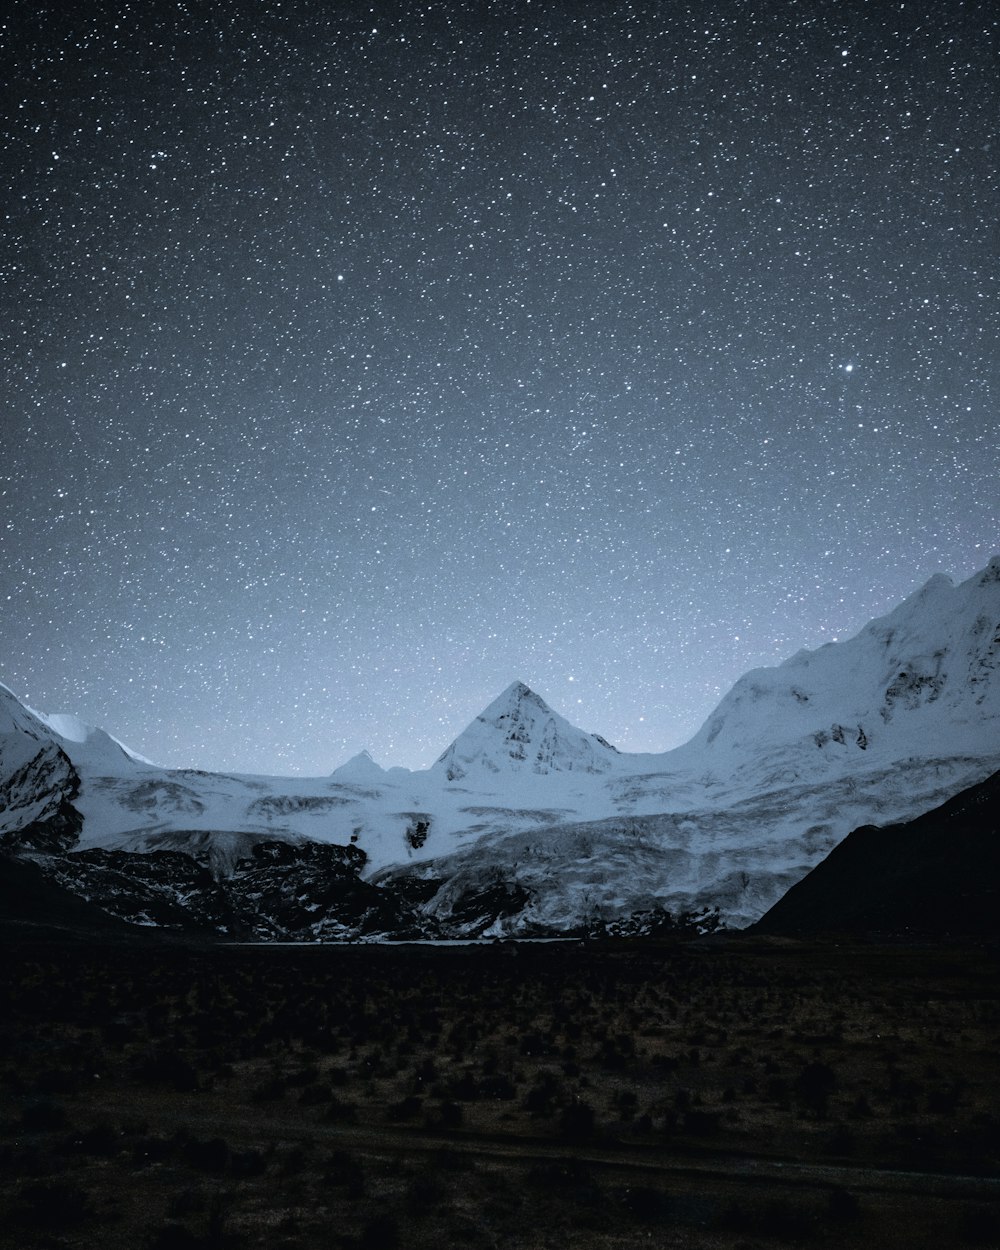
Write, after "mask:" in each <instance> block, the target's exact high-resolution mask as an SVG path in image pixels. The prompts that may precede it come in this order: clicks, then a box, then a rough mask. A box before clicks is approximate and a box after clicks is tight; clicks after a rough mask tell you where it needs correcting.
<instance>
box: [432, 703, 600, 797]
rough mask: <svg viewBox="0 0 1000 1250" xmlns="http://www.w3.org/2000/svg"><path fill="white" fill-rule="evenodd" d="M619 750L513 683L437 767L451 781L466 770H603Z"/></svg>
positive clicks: (459, 738) (475, 771)
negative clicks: (585, 730)
mask: <svg viewBox="0 0 1000 1250" xmlns="http://www.w3.org/2000/svg"><path fill="white" fill-rule="evenodd" d="M617 755H618V752H617V751H616V750H615V748H614V747H613V746H611V745H610V744H609V743H607V742H605V740H604V739H603V738H601V737H599V736H598V735H597V734H588V733H585V732H584V731H583V730H582V729H577V728H576V726H575V725H571V724H570V723H569V721H568V720H566V719H565V718H564V717H562V716H560V715H559V713H558V712H554V711H553V710H552V708H550V707H549V705H548V704H547V703H546V702H545V700H544V699H542V698H541V697H540V696H539V695H537V694H536V693H535V692H534V690H532V689H531V687H530V686H528V685H527V684H526V683H525V682H523V681H514V682H511V684H510V685H509V686H508V687H507V688H506V690H504V691H503V692H502V693H501V694H500V695H498V696H497V698H495V699H494V700H493V702H492V703H491V704H490V705H489V706H488V707H486V708H484V710H483V711H482V712H480V714H479V715H478V716H477V717H476V719H475V720H474V721H473V722H472V724H471V725H469V726H468V728H466V729H465V730H463V732H462V733H461V734H459V736H458V737H457V738H456V739H455V741H454V742H453V743H452V744H451V746H450V747H449V748H448V749H447V751H445V752H444V754H443V755H441V757H440V758H439V759H438V760H437V761H436V763H435V765H434V767H435V768H443V769H444V770H445V772H446V774H447V777H448V780H449V781H457V780H459V779H461V778H462V777H465V776H466V775H467V774H469V773H473V774H480V775H482V774H487V775H488V774H500V773H516V774H524V773H525V772H528V773H537V774H545V773H553V772H586V773H603V772H606V771H607V770H608V769H609V768H612V767H614V762H615V757H616V756H617Z"/></svg>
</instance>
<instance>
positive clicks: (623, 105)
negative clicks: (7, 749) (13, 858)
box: [0, 0, 1000, 773]
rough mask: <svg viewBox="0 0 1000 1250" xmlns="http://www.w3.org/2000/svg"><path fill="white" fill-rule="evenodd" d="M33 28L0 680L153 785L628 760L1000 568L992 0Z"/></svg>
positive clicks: (13, 266) (1, 587) (437, 10)
mask: <svg viewBox="0 0 1000 1250" xmlns="http://www.w3.org/2000/svg"><path fill="white" fill-rule="evenodd" d="M67 8H68V6H65V5H45V4H36V3H28V2H21V3H15V4H14V5H13V14H14V15H13V17H12V18H10V19H9V20H8V21H7V23H6V26H5V28H4V31H3V35H4V53H3V56H4V61H3V65H2V66H0V70H2V75H3V79H2V80H3V82H4V84H5V92H4V100H5V110H4V113H5V120H4V136H3V141H4V149H5V152H6V155H5V157H4V161H5V165H6V167H7V170H8V171H9V174H10V177H9V178H8V179H5V181H6V182H8V184H9V189H12V191H13V194H12V195H9V196H8V197H7V209H6V213H5V220H4V234H3V240H4V245H3V253H2V269H0V283H2V293H3V307H4V309H5V313H4V317H3V320H2V322H0V356H2V401H3V405H4V408H3V424H2V427H0V440H2V448H0V450H2V455H0V540H2V561H0V680H3V681H4V682H5V683H6V684H8V685H9V686H11V687H12V688H13V689H14V691H15V692H16V693H17V694H19V695H20V696H22V697H24V698H26V699H27V700H28V702H30V703H31V704H32V705H33V706H36V707H38V708H41V709H42V710H46V711H74V712H76V713H78V714H79V715H81V716H83V717H84V718H85V719H86V720H89V721H91V722H93V723H97V724H101V725H103V726H105V727H106V728H108V729H109V730H110V731H111V732H113V733H115V734H116V735H117V736H119V737H121V738H122V739H123V740H124V741H126V742H127V743H128V744H129V745H130V746H132V747H134V748H135V749H137V750H140V751H142V752H143V753H144V754H146V755H148V756H150V757H151V758H153V759H155V760H157V761H158V762H161V763H164V764H168V765H177V766H180V765H191V764H194V765H198V766H201V767H207V768H215V769H230V770H234V769H239V770H242V771H259V772H305V773H324V772H328V771H329V770H330V769H332V768H333V767H334V766H335V765H337V764H338V763H340V762H342V760H343V759H344V758H346V756H347V755H348V754H351V753H353V752H354V751H356V750H358V749H360V748H361V747H362V746H367V747H368V748H369V749H370V750H371V751H372V753H373V754H374V755H375V757H376V758H377V759H379V760H380V762H382V763H384V764H392V763H401V764H406V765H408V766H417V767H419V766H425V765H427V764H429V763H430V762H431V761H432V760H433V758H434V757H435V755H436V754H437V753H438V752H439V751H441V750H443V748H444V747H445V746H446V745H447V744H448V742H449V741H450V739H451V738H452V737H454V736H455V734H457V733H458V732H459V731H460V730H461V729H462V728H463V726H464V725H465V724H466V723H467V722H468V721H469V720H470V719H471V718H472V717H473V716H474V715H475V714H476V713H477V712H479V711H480V710H481V709H482V707H483V706H484V705H485V704H486V703H488V702H489V701H490V700H491V699H492V698H493V697H494V696H495V695H496V694H497V693H499V691H500V690H501V689H503V688H504V687H505V686H506V685H507V684H508V683H509V682H510V681H512V680H513V679H514V678H520V679H523V680H524V681H527V682H528V683H529V685H531V686H533V687H534V688H535V689H537V690H538V691H539V693H540V694H542V696H543V697H545V698H546V699H547V700H548V701H549V702H550V703H551V704H552V705H553V706H554V707H555V708H556V709H557V710H559V711H561V712H563V714H564V715H566V716H568V717H569V719H570V720H572V721H573V722H574V723H576V724H579V725H580V726H581V727H583V728H585V729H590V730H595V731H597V732H600V733H602V734H604V735H605V736H606V737H608V738H609V739H610V740H611V741H613V742H615V743H616V744H617V745H619V746H621V747H624V748H626V749H630V750H663V749H666V748H667V747H670V746H674V745H676V744H678V743H679V742H681V741H683V740H685V739H686V738H687V737H689V736H690V735H691V734H692V733H693V732H694V731H695V730H696V729H697V727H698V725H699V724H700V723H701V721H702V720H703V719H704V717H705V716H706V715H707V714H708V712H709V711H710V709H711V708H712V706H713V705H714V703H715V702H716V701H717V699H718V698H719V696H720V695H721V694H723V693H724V692H725V690H726V689H727V688H728V687H729V685H730V684H731V683H732V682H733V681H734V680H735V679H736V678H737V677H738V676H739V675H740V674H741V673H743V672H744V671H746V670H747V669H748V668H750V667H752V666H755V665H758V664H770V663H776V662H778V661H780V660H782V659H784V658H785V657H787V656H788V655H790V654H792V653H793V652H795V651H796V650H797V649H798V648H799V647H801V646H810V647H812V646H817V645H820V644H821V643H823V642H824V641H828V640H830V639H832V638H836V637H844V636H847V635H848V634H850V633H853V632H855V631H856V630H857V629H858V628H860V627H861V626H862V625H863V624H864V623H865V622H866V621H867V620H868V619H869V618H870V617H872V616H874V615H877V614H879V613H882V612H884V611H886V610H888V609H889V608H891V607H892V606H894V605H895V603H896V602H898V601H899V600H900V599H901V598H902V597H903V596H905V595H906V594H908V593H909V592H910V591H911V590H913V589H915V588H916V586H917V585H918V584H920V583H921V582H922V581H924V580H925V579H926V578H927V577H929V576H930V575H931V574H932V573H934V572H937V571H944V572H947V573H949V574H951V575H952V576H954V577H956V578H961V577H965V576H968V575H969V574H971V573H972V572H974V571H975V570H976V569H978V568H980V567H982V566H983V565H984V564H985V563H986V561H987V559H988V558H989V556H990V555H991V554H993V553H994V552H995V551H997V550H1000V524H998V504H1000V486H998V483H1000V453H998V444H1000V439H998V437H997V431H998V407H997V402H998V399H1000V352H998V342H1000V291H998V285H1000V284H998V272H1000V264H998V255H1000V234H998V225H997V222H998V218H1000V194H998V193H1000V186H998V182H1000V178H998V151H1000V147H998V141H997V135H998V133H1000V129H998V128H1000V72H998V67H1000V57H998V44H1000V38H998V36H1000V22H998V18H997V16H996V9H995V7H994V6H993V5H992V4H989V3H975V2H968V3H961V2H960V0H950V3H948V4H947V5H945V4H937V5H928V4H917V3H906V4H905V5H904V4H902V3H880V2H878V0H876V2H874V3H872V2H869V3H861V2H852V0H815V2H805V0H803V2H799V3H796V2H795V0H770V2H767V0H752V2H743V0H708V2H705V3H703V2H702V0H698V2H697V3H696V2H694V0H692V2H691V3H688V4H685V3H662V2H660V3H649V4H639V3H635V4H631V3H615V4H612V3H601V4H594V3H586V0H583V2H577V3H565V4H556V3H545V4H543V3H528V2H527V0H521V2H514V0H509V2H504V3H501V2H495V3H487V2H485V0H481V2H477V3H466V4H462V3H438V2H436V0H426V2H425V3H422V4H407V5H384V4H370V3H369V4H356V3H351V2H349V0H348V2H344V3H332V2H330V3H326V4H323V3H318V2H317V3H300V2H298V0H291V2H289V3H285V4H283V5H280V6H278V5H260V6H258V5H256V4H251V3H249V0H247V2H246V3H244V4H230V3H226V2H225V0H218V2H217V3H213V4H198V3H194V2H193V0H192V2H190V3H183V2H182V3H174V4H166V3H162V2H161V0H154V2H150V3H141V4H140V3H136V4H127V3H122V4H118V5H109V4H105V3H102V2H101V0H98V2H97V3H94V4H89V5H86V6H81V12H80V13H79V14H76V15H74V14H72V13H69V12H67Z"/></svg>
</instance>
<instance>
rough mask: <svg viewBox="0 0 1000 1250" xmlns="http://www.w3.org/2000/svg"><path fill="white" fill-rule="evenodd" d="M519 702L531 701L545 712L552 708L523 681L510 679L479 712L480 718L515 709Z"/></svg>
mask: <svg viewBox="0 0 1000 1250" xmlns="http://www.w3.org/2000/svg"><path fill="white" fill-rule="evenodd" d="M521 703H532V704H534V705H535V706H536V707H539V708H542V709H544V710H545V711H546V712H549V711H551V710H552V709H551V708H550V707H549V705H548V704H547V703H546V702H545V700H544V699H543V698H542V697H541V696H540V695H537V694H536V693H535V692H534V690H532V689H531V687H530V686H528V685H526V684H525V682H523V681H512V682H511V683H510V685H509V686H508V687H507V689H506V690H504V691H502V692H501V693H500V694H498V695H497V697H496V698H495V699H494V700H493V702H492V703H491V704H490V705H489V706H488V707H486V708H484V709H483V711H482V712H480V714H479V715H480V719H483V718H488V717H491V716H493V715H498V714H503V713H504V712H505V711H507V710H513V709H515V708H516V707H517V706H518V705H519V704H521Z"/></svg>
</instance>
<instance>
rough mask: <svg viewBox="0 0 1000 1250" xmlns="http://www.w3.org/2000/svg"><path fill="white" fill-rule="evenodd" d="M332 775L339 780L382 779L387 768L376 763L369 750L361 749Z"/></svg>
mask: <svg viewBox="0 0 1000 1250" xmlns="http://www.w3.org/2000/svg"><path fill="white" fill-rule="evenodd" d="M330 775H331V776H332V777H335V778H336V779H337V781H381V780H382V779H383V778H384V777H385V769H384V768H382V767H381V765H379V764H376V763H375V761H374V760H373V759H372V757H371V756H370V755H369V754H368V752H367V751H359V752H358V753H357V755H352V756H351V758H350V759H349V760H347V761H345V762H344V763H343V764H341V765H340V767H339V768H335V769H334V770H333V772H332V773H331V774H330Z"/></svg>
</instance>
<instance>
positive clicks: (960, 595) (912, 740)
mask: <svg viewBox="0 0 1000 1250" xmlns="http://www.w3.org/2000/svg"><path fill="white" fill-rule="evenodd" d="M997 741H1000V557H995V558H994V559H993V560H991V561H990V563H989V565H987V567H986V568H985V569H984V570H982V571H981V572H979V573H976V574H974V575H973V576H972V577H970V578H969V579H968V580H966V581H964V582H962V583H960V584H959V585H957V586H956V585H954V584H953V583H952V581H951V579H950V578H948V577H945V576H944V575H943V574H940V573H939V574H936V575H935V576H934V577H932V578H930V580H929V581H927V582H926V583H924V585H923V586H921V587H920V588H919V589H918V590H916V591H915V592H914V593H913V594H911V595H909V596H908V597H907V598H906V599H904V600H903V602H902V603H900V604H899V605H898V606H897V607H895V608H894V609H893V610H892V611H891V612H889V613H888V614H887V615H885V616H882V617H878V618H876V619H875V620H873V621H870V622H869V623H868V624H867V625H865V626H864V628H863V629H861V631H860V632H859V633H858V634H856V635H855V636H854V637H853V638H849V639H846V640H845V641H843V642H835V643H827V644H826V645H825V646H822V647H820V648H818V649H817V650H815V651H809V650H802V651H799V652H797V653H796V654H795V655H793V656H792V657H791V658H790V659H788V660H785V661H784V663H782V664H779V665H777V666H776V667H774V668H759V669H754V670H752V671H751V672H749V673H746V674H745V675H744V676H743V677H741V678H740V679H739V681H737V683H736V684H735V685H734V686H733V688H732V689H731V690H730V691H729V693H728V694H727V695H726V696H725V697H724V698H723V699H722V701H721V702H720V703H719V705H718V707H717V708H716V709H715V711H714V712H712V714H711V715H710V716H709V718H708V720H707V721H706V722H705V724H704V725H703V726H702V727H701V729H700V730H699V731H698V733H697V734H696V735H695V737H694V738H692V739H691V741H690V742H688V743H686V744H685V745H684V746H682V747H679V748H677V749H676V750H675V751H673V752H670V753H669V756H670V759H671V762H672V763H673V764H674V765H675V766H677V765H681V766H683V765H685V764H687V763H689V762H690V763H692V764H694V763H695V762H696V761H697V765H698V766H699V767H700V768H703V769H706V768H707V769H709V770H710V771H712V772H713V773H715V774H717V775H719V774H726V775H728V776H732V775H733V774H734V772H736V771H737V770H739V769H741V768H742V767H745V766H746V765H747V764H749V763H750V762H751V761H753V762H754V764H755V765H757V766H760V765H764V766H765V767H767V768H770V767H771V765H774V764H776V763H777V761H778V760H779V759H780V760H781V761H782V763H783V767H784V768H785V770H786V772H787V773H788V774H789V775H788V776H787V777H786V778H785V779H786V780H791V779H793V778H794V777H795V776H798V777H801V776H803V769H806V770H807V771H808V772H810V773H812V774H814V775H821V774H822V773H824V772H829V771H830V769H831V768H832V769H833V770H834V771H843V770H845V769H852V768H857V767H860V766H861V764H862V757H861V756H859V752H864V753H865V756H864V757H863V758H864V759H866V760H867V762H868V763H872V762H874V761H876V760H878V761H879V762H883V763H884V762H886V761H889V760H891V759H908V758H911V757H913V756H927V755H929V754H932V753H934V752H935V751H947V752H948V753H949V754H959V753H969V754H981V753H983V752H984V751H987V750H989V744H990V743H996V742H997ZM810 761H811V762H810Z"/></svg>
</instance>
